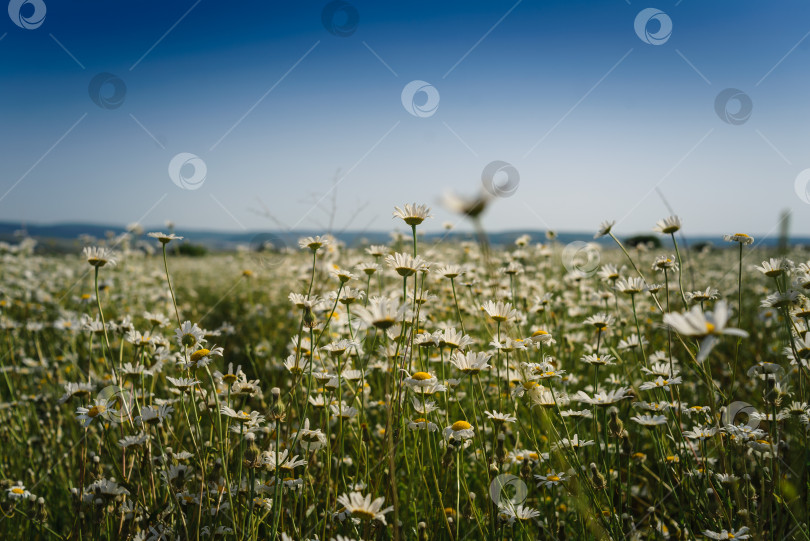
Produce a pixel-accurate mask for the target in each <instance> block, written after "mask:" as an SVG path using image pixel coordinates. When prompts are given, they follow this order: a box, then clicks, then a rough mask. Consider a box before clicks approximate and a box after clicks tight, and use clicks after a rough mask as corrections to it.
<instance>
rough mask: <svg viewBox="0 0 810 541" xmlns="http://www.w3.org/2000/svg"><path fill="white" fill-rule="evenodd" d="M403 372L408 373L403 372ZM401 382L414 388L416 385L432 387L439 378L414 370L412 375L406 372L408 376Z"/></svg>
mask: <svg viewBox="0 0 810 541" xmlns="http://www.w3.org/2000/svg"><path fill="white" fill-rule="evenodd" d="M405 374H408V373H407V372H405ZM403 382H404V383H405V385H407V386H409V387H411V388H412V389H416V388H418V387H432V386H434V385H436V384H437V383H438V382H439V380H438V379H437V378H436V376H434V375H433V374H430V373H428V372H414V373H413V375H410V374H408V377H406V378H405V379H404V380H403Z"/></svg>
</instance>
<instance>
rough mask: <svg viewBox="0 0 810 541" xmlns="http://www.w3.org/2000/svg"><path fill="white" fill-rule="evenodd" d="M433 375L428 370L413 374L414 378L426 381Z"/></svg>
mask: <svg viewBox="0 0 810 541" xmlns="http://www.w3.org/2000/svg"><path fill="white" fill-rule="evenodd" d="M431 377H432V376H431V375H430V374H428V373H427V372H416V373H415V374H414V375H413V376H411V378H412V379H415V380H417V381H424V380H426V379H430V378H431Z"/></svg>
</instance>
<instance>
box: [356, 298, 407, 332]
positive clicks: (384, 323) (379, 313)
mask: <svg viewBox="0 0 810 541" xmlns="http://www.w3.org/2000/svg"><path fill="white" fill-rule="evenodd" d="M407 310H408V306H407V305H405V304H403V305H401V306H400V305H398V304H397V303H396V302H395V301H393V300H391V299H388V298H385V297H377V298H372V299H371V300H370V301H369V303H368V306H358V307H357V308H356V309H355V313H356V315H357V316H359V317H360V318H361V319H362V320H363V321H364V322H365V323H366V324H367V325H371V326H374V327H377V328H378V329H381V330H386V329H389V328H391V327H393V326H394V324H395V323H396V322H397V321H398V320H399V319H402V318H403V317H404V316H405V314H406V311H407Z"/></svg>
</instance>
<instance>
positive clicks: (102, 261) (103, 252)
mask: <svg viewBox="0 0 810 541" xmlns="http://www.w3.org/2000/svg"><path fill="white" fill-rule="evenodd" d="M82 253H83V254H84V257H85V259H87V262H88V263H90V265H92V266H93V267H96V268H99V267H103V266H104V265H110V266H111V267H114V266H115V263H116V259H115V257H116V255H115V252H113V251H112V250H110V249H109V248H105V247H103V246H86V247H85V248H84V249H83V250H82Z"/></svg>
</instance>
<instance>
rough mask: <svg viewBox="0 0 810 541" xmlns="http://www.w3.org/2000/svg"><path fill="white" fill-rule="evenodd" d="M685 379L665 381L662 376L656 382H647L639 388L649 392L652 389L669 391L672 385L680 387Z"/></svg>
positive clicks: (677, 378)
mask: <svg viewBox="0 0 810 541" xmlns="http://www.w3.org/2000/svg"><path fill="white" fill-rule="evenodd" d="M682 381H683V379H682V378H681V377H680V376H677V377H674V378H669V379H664V378H663V377H661V376H658V377H657V378H656V379H655V381H645V382H644V383H642V384H641V385H640V386H639V389H641V390H642V391H648V390H650V389H664V390H667V391H668V390H669V386H670V385H679V384H680V383H681V382H682Z"/></svg>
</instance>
